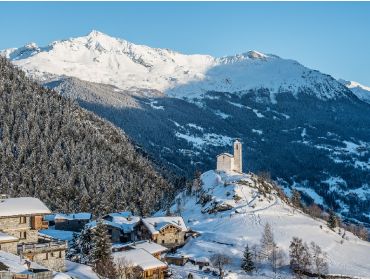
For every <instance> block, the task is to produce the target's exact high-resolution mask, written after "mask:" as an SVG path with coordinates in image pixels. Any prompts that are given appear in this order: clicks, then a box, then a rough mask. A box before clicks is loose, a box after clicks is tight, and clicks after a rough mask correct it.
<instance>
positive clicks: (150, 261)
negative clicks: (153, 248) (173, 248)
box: [112, 249, 167, 270]
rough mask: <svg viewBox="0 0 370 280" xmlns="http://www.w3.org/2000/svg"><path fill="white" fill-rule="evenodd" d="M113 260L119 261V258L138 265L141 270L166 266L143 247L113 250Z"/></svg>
mask: <svg viewBox="0 0 370 280" xmlns="http://www.w3.org/2000/svg"><path fill="white" fill-rule="evenodd" d="M112 256H113V259H114V262H116V263H119V261H120V259H121V258H124V259H125V260H126V261H128V262H130V263H131V264H132V265H134V266H139V267H141V268H142V269H143V270H147V269H152V268H157V267H167V265H166V264H165V263H163V262H161V261H160V260H158V259H157V258H155V257H153V256H152V255H151V254H150V253H148V252H147V251H145V250H143V249H132V250H128V251H121V252H114V253H112Z"/></svg>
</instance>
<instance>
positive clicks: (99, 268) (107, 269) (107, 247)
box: [91, 220, 117, 278]
mask: <svg viewBox="0 0 370 280" xmlns="http://www.w3.org/2000/svg"><path fill="white" fill-rule="evenodd" d="M91 259H92V264H93V268H94V271H95V272H96V273H97V274H98V275H100V276H101V277H103V278H116V276H117V275H116V269H115V265H114V263H113V258H112V244H111V243H110V240H109V235H108V231H107V228H106V226H105V225H104V223H103V221H102V220H98V222H97V224H96V227H95V228H94V230H93V247H92V252H91Z"/></svg>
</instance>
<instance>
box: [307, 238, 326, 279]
mask: <svg viewBox="0 0 370 280" xmlns="http://www.w3.org/2000/svg"><path fill="white" fill-rule="evenodd" d="M310 245H311V248H310V249H311V256H312V268H313V272H314V273H316V274H317V275H318V276H319V277H321V276H322V275H325V274H327V273H328V262H327V254H326V253H325V252H323V251H322V250H321V247H320V246H319V245H317V244H316V243H315V242H311V244H310Z"/></svg>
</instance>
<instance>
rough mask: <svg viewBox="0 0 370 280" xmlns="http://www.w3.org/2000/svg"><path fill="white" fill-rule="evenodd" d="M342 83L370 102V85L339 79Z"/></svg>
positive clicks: (363, 99) (360, 97)
mask: <svg viewBox="0 0 370 280" xmlns="http://www.w3.org/2000/svg"><path fill="white" fill-rule="evenodd" d="M339 82H340V83H342V84H343V85H345V86H346V87H347V88H349V89H350V90H351V91H352V92H353V93H354V94H355V95H356V96H357V97H358V98H359V99H361V100H362V101H365V102H367V103H370V87H367V86H364V85H361V84H360V83H358V82H354V81H345V80H341V79H340V80H339Z"/></svg>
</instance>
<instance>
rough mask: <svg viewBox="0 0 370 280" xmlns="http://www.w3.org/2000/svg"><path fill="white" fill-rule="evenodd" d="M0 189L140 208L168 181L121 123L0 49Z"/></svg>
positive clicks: (86, 206) (95, 208)
mask: <svg viewBox="0 0 370 280" xmlns="http://www.w3.org/2000/svg"><path fill="white" fill-rule="evenodd" d="M0 192H1V193H4V194H8V195H10V196H35V197H39V198H40V199H42V200H43V201H44V202H45V203H46V204H47V205H48V206H49V207H50V208H51V209H52V210H55V211H68V212H69V211H92V212H94V213H104V212H108V211H110V212H112V211H117V210H125V209H127V210H132V211H135V212H137V213H140V214H146V213H149V212H150V211H153V210H155V209H158V208H159V207H162V206H163V205H161V204H164V203H166V197H167V198H169V197H168V196H169V195H170V194H171V193H172V188H171V185H170V184H169V183H168V182H167V181H166V180H165V179H164V178H163V177H162V176H161V175H160V174H159V173H158V172H157V171H156V170H155V168H154V167H153V165H152V164H151V162H150V161H149V160H148V159H146V158H145V157H144V156H143V155H141V154H139V153H138V152H137V151H136V150H135V147H134V145H133V144H132V143H131V142H130V140H129V139H128V138H127V137H126V136H125V135H124V134H123V133H122V131H120V130H119V129H117V128H114V127H113V126H112V125H111V124H109V123H106V122H104V121H103V120H101V119H100V118H98V117H96V116H95V115H94V114H92V113H89V112H87V111H85V110H83V109H81V108H80V107H79V106H78V105H77V104H76V103H74V102H73V101H71V100H68V99H66V98H64V97H62V96H60V95H58V94H57V93H55V92H53V91H51V90H48V89H45V88H43V87H41V86H39V85H38V84H37V83H35V82H32V81H31V80H29V79H28V78H27V77H26V76H25V74H24V73H23V72H22V71H20V70H18V69H16V68H15V67H14V66H12V65H11V64H10V63H9V62H8V61H7V60H6V59H5V58H2V57H0ZM165 195H166V197H165Z"/></svg>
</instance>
